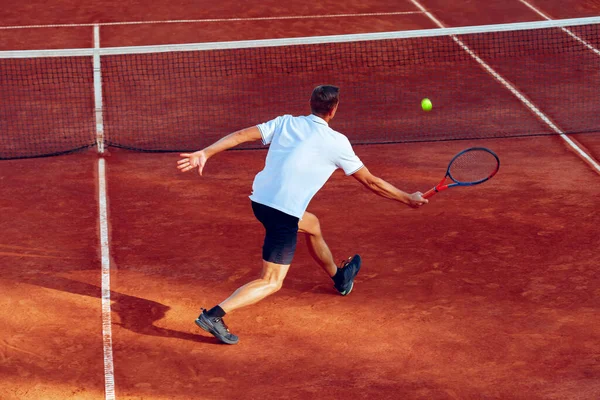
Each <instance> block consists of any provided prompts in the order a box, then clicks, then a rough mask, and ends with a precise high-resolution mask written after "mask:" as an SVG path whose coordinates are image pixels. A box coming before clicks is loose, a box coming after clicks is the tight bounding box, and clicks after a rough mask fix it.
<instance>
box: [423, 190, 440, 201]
mask: <svg viewBox="0 0 600 400" xmlns="http://www.w3.org/2000/svg"><path fill="white" fill-rule="evenodd" d="M436 193H437V190H435V188H431V189H429V190H428V191H426V192H425V193H423V196H422V197H423V198H424V199H428V198H430V197H431V196H433V195H434V194H436Z"/></svg>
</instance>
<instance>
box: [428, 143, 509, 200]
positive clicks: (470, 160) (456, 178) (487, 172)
mask: <svg viewBox="0 0 600 400" xmlns="http://www.w3.org/2000/svg"><path fill="white" fill-rule="evenodd" d="M498 169H500V159H499V158H498V156H497V155H496V154H494V152H493V151H491V150H490V149H486V148H485V147H471V148H469V149H465V150H463V151H461V152H460V153H458V154H457V155H455V156H454V157H453V158H452V160H450V163H449V164H448V169H447V170H446V176H444V179H442V180H441V181H440V183H438V184H437V185H435V186H434V187H433V188H431V189H429V190H428V191H427V192H425V193H424V194H423V198H425V199H428V198H430V197H431V196H433V195H434V194H436V193H438V192H441V191H444V190H446V189H448V188H451V187H456V186H473V185H478V184H480V183H483V182H485V181H487V180H490V179H491V178H492V177H493V176H494V175H496V173H497V172H498ZM448 179H450V180H451V181H452V182H449V183H446V181H447V180H448Z"/></svg>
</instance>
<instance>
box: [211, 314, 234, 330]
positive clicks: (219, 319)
mask: <svg viewBox="0 0 600 400" xmlns="http://www.w3.org/2000/svg"><path fill="white" fill-rule="evenodd" d="M215 322H220V323H221V325H223V328H225V330H226V331H227V332H229V327H228V326H227V324H225V321H223V318H220V317H217V318H215ZM229 333H231V332H229Z"/></svg>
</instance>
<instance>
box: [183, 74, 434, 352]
mask: <svg viewBox="0 0 600 400" xmlns="http://www.w3.org/2000/svg"><path fill="white" fill-rule="evenodd" d="M338 104H339V88H337V87H335V86H326V85H324V86H317V87H316V88H315V89H314V90H313V93H312V95H311V98H310V107H311V114H310V115H308V116H300V117H293V116H291V115H284V116H280V117H277V118H275V119H273V120H271V121H268V122H265V123H262V124H259V125H257V126H253V127H250V128H246V129H242V130H240V131H237V132H234V133H231V134H229V135H227V136H225V137H223V138H222V139H220V140H219V141H217V142H215V143H214V144H212V145H210V146H208V147H206V148H205V149H203V150H199V151H197V152H195V153H185V154H181V157H184V158H182V159H181V160H179V161H178V168H179V169H180V170H181V171H182V172H186V171H190V170H192V169H194V168H198V172H199V174H200V175H202V170H203V168H204V165H205V164H206V161H208V159H209V158H210V157H212V156H214V155H215V154H217V153H220V152H221V151H224V150H227V149H230V148H232V147H235V146H237V145H239V144H241V143H244V142H249V141H255V140H262V142H263V144H265V145H270V147H269V151H268V153H267V158H266V162H265V167H264V169H263V170H262V171H261V172H259V173H258V174H257V175H256V177H255V179H254V183H253V185H252V195H251V196H250V200H251V203H252V210H253V211H254V215H255V216H256V218H257V219H258V220H259V221H260V222H261V223H262V224H263V226H264V228H265V240H264V243H263V249H262V257H263V269H262V273H261V276H260V278H259V279H256V280H254V281H251V282H249V283H247V284H245V285H244V286H242V287H240V288H239V289H237V290H236V291H235V292H234V293H233V294H232V295H231V296H229V297H228V298H227V299H225V300H224V301H223V302H221V303H219V304H218V305H216V306H215V307H213V308H211V309H210V310H204V309H203V310H202V312H201V314H200V315H199V316H198V319H196V324H197V325H198V326H199V327H201V328H202V329H204V330H205V331H207V332H209V333H211V334H212V335H214V336H215V337H217V338H218V339H219V340H221V341H222V342H224V343H227V344H235V343H237V342H238V337H237V336H236V335H234V334H232V333H231V332H229V329H228V328H227V325H225V322H224V321H223V317H224V316H225V314H226V313H229V312H231V311H233V310H236V309H238V308H241V307H244V306H248V305H250V304H254V303H256V302H258V301H260V300H262V299H264V298H265V297H267V296H269V295H271V294H273V293H275V292H276V291H278V290H279V289H280V288H281V286H282V284H283V280H284V278H285V276H286V274H287V272H288V269H289V267H290V264H291V262H292V259H293V257H294V252H295V250H296V240H297V236H298V232H303V233H305V234H306V236H307V239H308V240H307V243H308V246H309V250H310V253H311V254H312V256H313V258H314V259H315V260H316V261H317V263H318V264H319V265H320V266H321V267H322V268H323V269H324V270H325V272H327V274H328V275H329V276H330V277H331V279H332V280H333V282H334V287H335V288H336V289H337V291H338V292H339V293H340V294H341V295H343V296H345V295H348V294H349V293H350V292H351V291H352V288H353V287H354V278H355V277H356V274H357V273H358V271H359V270H360V265H361V259H360V256H359V255H358V254H357V255H355V256H353V257H350V258H349V259H348V260H346V261H344V262H343V263H342V265H341V266H340V267H339V268H338V266H337V265H336V264H335V261H334V259H333V256H332V254H331V251H330V250H329V247H328V246H327V244H326V243H325V241H324V239H323V234H322V232H321V228H320V226H319V220H318V219H317V217H316V216H315V215H314V214H311V213H309V212H307V211H306V208H307V207H308V204H309V203H310V200H311V199H312V198H313V196H314V195H315V194H316V193H317V192H318V191H319V189H321V187H323V185H324V184H325V182H327V180H328V179H329V177H330V176H331V175H332V174H333V172H334V171H335V170H336V169H338V168H341V169H342V170H343V171H344V172H345V174H346V175H348V176H350V175H351V176H353V177H354V178H355V179H356V180H358V181H359V182H360V183H362V184H363V185H365V186H366V187H367V188H368V189H370V190H371V191H373V192H374V193H376V194H378V195H380V196H383V197H386V198H388V199H392V200H396V201H399V202H401V203H404V204H406V205H408V206H411V207H414V208H417V207H420V206H422V205H423V204H425V203H427V200H426V199H424V198H423V197H422V195H421V193H420V192H416V193H413V194H408V193H406V192H403V191H402V190H400V189H398V188H396V187H394V186H393V185H391V184H389V183H387V182H386V181H384V180H383V179H381V178H378V177H376V176H374V175H372V174H371V173H370V172H369V170H368V169H367V167H365V166H364V165H363V163H362V162H361V161H360V159H359V158H358V157H357V156H356V154H354V151H353V150H352V146H351V145H350V141H349V140H348V138H347V137H346V136H344V135H342V134H341V133H339V132H336V131H334V130H333V129H331V128H330V127H329V125H328V123H329V121H331V119H332V118H333V117H334V116H335V113H336V111H337V108H338Z"/></svg>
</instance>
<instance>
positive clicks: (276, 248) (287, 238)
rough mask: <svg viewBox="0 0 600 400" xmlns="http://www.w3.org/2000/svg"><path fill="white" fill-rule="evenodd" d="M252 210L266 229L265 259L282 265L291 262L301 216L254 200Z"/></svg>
mask: <svg viewBox="0 0 600 400" xmlns="http://www.w3.org/2000/svg"><path fill="white" fill-rule="evenodd" d="M252 211H254V215H255V216H256V218H257V219H258V220H259V221H260V222H261V223H262V224H263V226H264V227H265V231H266V233H265V241H264V243H263V249H262V258H263V260H265V261H269V262H272V263H275V264H281V265H289V264H291V263H292V259H293V258H294V252H295V251H296V242H297V240H298V222H299V221H300V220H299V218H297V217H294V216H292V215H289V214H286V213H284V212H281V211H279V210H276V209H274V208H271V207H269V206H265V205H263V204H259V203H255V202H254V201H253V202H252Z"/></svg>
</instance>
